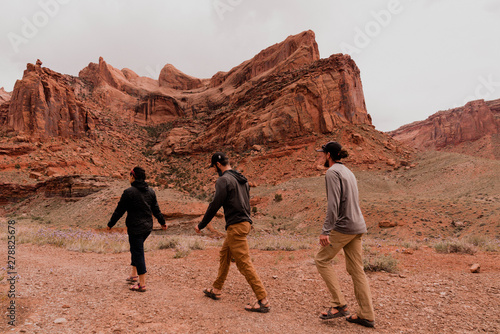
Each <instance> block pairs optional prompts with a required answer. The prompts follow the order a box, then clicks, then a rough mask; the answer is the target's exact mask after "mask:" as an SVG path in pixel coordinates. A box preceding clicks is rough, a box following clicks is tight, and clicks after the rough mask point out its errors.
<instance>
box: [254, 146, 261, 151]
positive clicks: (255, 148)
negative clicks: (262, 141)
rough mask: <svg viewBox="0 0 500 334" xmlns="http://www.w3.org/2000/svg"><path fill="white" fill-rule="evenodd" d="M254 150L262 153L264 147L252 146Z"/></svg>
mask: <svg viewBox="0 0 500 334" xmlns="http://www.w3.org/2000/svg"><path fill="white" fill-rule="evenodd" d="M252 150H254V151H257V152H260V151H262V146H260V145H254V146H252Z"/></svg>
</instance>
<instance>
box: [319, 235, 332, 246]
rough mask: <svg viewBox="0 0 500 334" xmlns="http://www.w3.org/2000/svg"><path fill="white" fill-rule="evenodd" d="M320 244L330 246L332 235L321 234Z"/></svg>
mask: <svg viewBox="0 0 500 334" xmlns="http://www.w3.org/2000/svg"><path fill="white" fill-rule="evenodd" d="M319 244H320V245H321V246H323V247H325V246H328V245H329V244H330V237H329V236H328V235H324V234H321V235H320V236H319Z"/></svg>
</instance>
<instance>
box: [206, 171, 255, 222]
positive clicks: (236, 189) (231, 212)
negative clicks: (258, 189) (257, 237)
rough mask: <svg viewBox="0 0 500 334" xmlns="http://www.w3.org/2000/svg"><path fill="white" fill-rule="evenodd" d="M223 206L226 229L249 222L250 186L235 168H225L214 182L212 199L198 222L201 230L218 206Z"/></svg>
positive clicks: (250, 220)
mask: <svg viewBox="0 0 500 334" xmlns="http://www.w3.org/2000/svg"><path fill="white" fill-rule="evenodd" d="M221 206H222V207H223V208H224V217H225V219H226V230H227V227H228V226H229V225H233V224H237V223H241V222H249V223H250V224H251V223H252V219H250V186H249V185H248V180H247V179H246V177H244V176H243V175H242V174H241V173H239V172H237V171H235V170H232V169H230V170H227V171H225V172H224V174H222V176H221V177H219V178H218V179H217V181H216V182H215V195H214V199H213V200H212V202H211V203H210V205H209V206H208V209H207V212H205V216H204V217H203V219H202V221H201V222H200V223H199V224H198V228H199V229H200V230H201V229H203V228H205V226H207V225H208V223H210V221H211V220H212V219H213V218H214V216H215V214H216V213H217V211H219V209H220V207H221Z"/></svg>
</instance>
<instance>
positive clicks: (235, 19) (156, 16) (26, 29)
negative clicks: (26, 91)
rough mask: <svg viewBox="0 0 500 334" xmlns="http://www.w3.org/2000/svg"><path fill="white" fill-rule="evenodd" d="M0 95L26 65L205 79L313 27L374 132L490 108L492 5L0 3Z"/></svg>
mask: <svg viewBox="0 0 500 334" xmlns="http://www.w3.org/2000/svg"><path fill="white" fill-rule="evenodd" d="M0 1H1V2H0V12H1V13H2V20H1V23H0V87H2V86H3V87H5V89H6V90H7V91H12V90H13V87H14V83H15V81H16V80H17V79H20V78H21V77H22V74H23V71H24V69H25V68H26V63H28V62H31V63H34V62H35V61H36V59H37V58H39V59H41V60H42V61H43V66H46V67H49V68H51V69H52V70H54V71H57V72H61V73H65V74H71V75H75V76H77V75H78V72H79V71H80V70H81V69H83V68H84V67H85V66H87V65H88V63H90V62H98V59H99V57H100V56H102V57H103V58H104V59H105V60H106V61H107V62H108V63H109V64H111V65H112V66H114V67H116V68H119V69H122V68H129V69H131V70H133V71H135V72H136V73H138V74H139V75H142V76H148V77H152V78H155V79H157V78H158V74H159V72H160V70H161V68H162V67H163V66H164V65H165V64H167V63H170V64H173V65H174V66H175V67H176V68H178V69H180V70H181V71H183V72H184V73H186V74H189V75H192V76H195V77H199V78H210V77H211V76H212V75H214V74H215V73H216V72H218V71H228V70H230V69H231V68H232V67H234V66H236V65H238V64H240V63H242V62H243V61H245V60H247V59H250V58H252V57H253V56H254V55H255V54H257V53H258V52H260V51H261V50H262V49H264V48H266V47H268V46H270V45H272V44H275V43H278V42H281V41H283V40H284V39H285V38H286V37H287V36H289V35H294V34H297V33H300V32H301V31H304V30H308V29H311V30H313V31H314V32H315V33H316V41H317V43H318V46H319V50H320V56H321V58H327V57H329V56H330V55H332V54H335V53H341V52H342V53H349V54H351V56H352V57H353V59H354V60H355V61H356V63H357V65H358V67H359V68H360V70H361V80H362V82H363V88H364V92H365V99H366V106H367V109H368V113H369V114H370V115H371V116H372V119H373V124H374V125H375V127H376V128H377V129H378V130H381V131H389V130H394V129H396V128H398V127H399V126H401V125H404V124H408V123H411V122H413V121H417V120H423V119H425V118H427V117H428V116H429V115H431V114H434V113H435V112H437V111H439V110H445V109H449V108H453V107H457V106H462V105H464V104H465V102H466V101H467V100H474V99H480V98H484V99H486V100H493V99H498V98H500V38H499V33H500V1H499V0H307V1H305V0H302V1H299V0H143V1H139V0H135V1H131V0H120V1H119V0H25V1H6V0H0Z"/></svg>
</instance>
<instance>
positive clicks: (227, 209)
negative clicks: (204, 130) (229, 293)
mask: <svg viewBox="0 0 500 334" xmlns="http://www.w3.org/2000/svg"><path fill="white" fill-rule="evenodd" d="M211 162H212V163H211V165H210V168H212V167H213V168H214V169H215V170H216V171H217V173H218V174H219V178H218V179H217V181H216V182H215V195H214V199H213V200H212V202H211V203H210V205H209V206H208V209H207V211H206V212H205V216H204V217H203V219H202V221H201V222H200V223H199V224H198V226H195V230H196V232H197V233H200V231H201V230H202V229H203V228H205V227H206V226H207V225H208V223H210V221H211V220H212V219H213V217H214V216H215V214H216V213H217V211H218V210H219V209H220V207H221V206H222V207H223V208H224V217H225V219H226V231H227V233H226V239H225V240H224V243H223V245H222V248H221V250H220V264H219V273H218V275H217V279H216V280H215V282H214V284H213V288H208V289H204V290H203V292H204V293H205V295H206V296H208V297H210V298H212V299H215V300H218V299H220V296H221V290H222V286H223V285H224V282H225V280H226V277H227V274H228V273H229V266H230V265H231V259H232V258H234V260H235V262H236V266H237V267H238V270H239V271H240V273H241V274H243V276H245V278H246V280H247V282H248V284H250V286H251V288H252V290H253V292H254V293H255V296H256V297H257V301H256V302H255V303H253V304H249V305H247V306H246V307H245V310H247V311H250V312H260V313H267V312H269V309H270V305H269V301H268V299H267V292H266V290H265V289H264V285H263V284H262V282H261V280H260V278H259V276H258V275H257V273H256V272H255V269H254V267H253V264H252V260H251V259H250V253H249V247H248V242H247V235H248V233H249V232H250V229H251V224H252V219H250V186H249V184H248V181H247V179H246V178H245V177H244V176H243V175H242V174H241V173H239V172H237V171H235V170H233V169H232V168H231V165H230V164H229V160H228V158H227V157H226V155H225V154H224V153H222V152H216V153H215V154H213V155H212V161H211Z"/></svg>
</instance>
